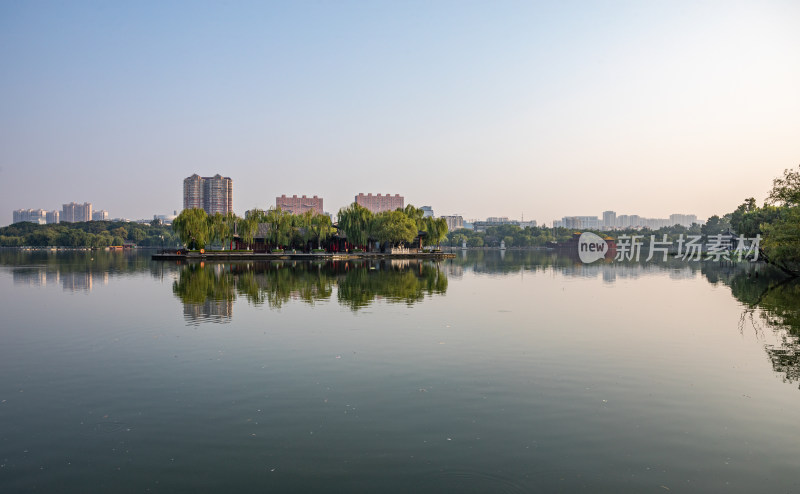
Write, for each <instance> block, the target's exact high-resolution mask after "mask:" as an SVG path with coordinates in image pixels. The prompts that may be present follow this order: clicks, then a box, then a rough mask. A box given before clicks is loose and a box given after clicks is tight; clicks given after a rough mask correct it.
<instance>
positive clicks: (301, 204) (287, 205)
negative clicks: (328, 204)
mask: <svg viewBox="0 0 800 494" xmlns="http://www.w3.org/2000/svg"><path fill="white" fill-rule="evenodd" d="M275 207H278V208H281V209H282V210H284V211H289V212H290V213H292V214H303V213H305V212H306V211H313V212H314V213H317V214H322V213H323V209H322V198H321V197H317V196H314V197H306V196H302V197H297V196H296V195H294V196H292V197H288V196H286V195H285V194H284V195H282V196H280V197H276V198H275Z"/></svg>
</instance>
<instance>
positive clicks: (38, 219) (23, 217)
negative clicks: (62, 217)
mask: <svg viewBox="0 0 800 494" xmlns="http://www.w3.org/2000/svg"><path fill="white" fill-rule="evenodd" d="M51 213H54V214H55V218H56V219H55V221H54V223H58V211H45V210H44V209H17V210H16V211H14V223H21V222H23V221H27V222H30V223H36V224H39V225H44V224H46V223H50V221H47V216H48V215H50V214H51Z"/></svg>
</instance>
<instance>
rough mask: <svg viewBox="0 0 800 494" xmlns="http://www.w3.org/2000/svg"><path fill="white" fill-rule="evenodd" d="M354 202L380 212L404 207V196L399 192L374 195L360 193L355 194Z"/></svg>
mask: <svg viewBox="0 0 800 494" xmlns="http://www.w3.org/2000/svg"><path fill="white" fill-rule="evenodd" d="M356 204H358V205H359V206H363V207H365V208H367V209H369V210H370V211H372V212H373V213H380V212H381V211H394V210H395V209H397V208H401V209H402V208H404V207H405V198H404V197H403V196H401V195H400V194H395V195H389V194H386V195H381V194H378V195H375V196H374V195H372V194H366V195H364V194H363V193H362V194H358V195H357V196H356Z"/></svg>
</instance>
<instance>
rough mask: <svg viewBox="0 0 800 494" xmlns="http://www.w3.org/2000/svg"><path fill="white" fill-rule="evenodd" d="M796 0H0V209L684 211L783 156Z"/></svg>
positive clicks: (748, 192)
mask: <svg viewBox="0 0 800 494" xmlns="http://www.w3.org/2000/svg"><path fill="white" fill-rule="evenodd" d="M798 24H800V4H798V3H797V2H791V1H766V2H750V3H736V4H730V3H729V2H713V1H712V2H706V3H697V2H670V3H664V4H654V3H637V2H617V3H589V2H586V3H583V2H578V3H575V4H558V3H556V4H553V3H532V2H531V3H523V2H511V1H503V2H493V3H487V4H480V3H475V4H465V3H463V2H454V1H453V2H450V1H442V2H436V3H433V4H426V3H421V2H407V3H400V2H397V3H382V4H374V3H369V2H349V3H346V4H341V5H339V4H337V5H334V4H325V3H322V4H292V3H266V4H263V5H258V4H256V5H243V4H233V5H230V4H215V3H203V2H197V3H193V4H191V8H189V9H187V8H185V6H183V5H181V4H180V3H176V4H166V5H155V4H146V3H145V4H119V5H114V4H109V5H105V6H102V7H98V6H97V5H96V4H93V3H88V2H80V1H78V2H71V3H68V4H64V3H56V2H38V3H5V4H3V5H0V26H2V29H0V36H2V40H3V43H2V46H3V47H4V48H3V49H2V50H0V63H2V65H3V67H4V68H5V69H6V70H5V71H4V74H5V77H4V78H3V79H2V80H0V104H2V105H3V108H4V111H3V112H2V113H0V210H5V211H7V213H4V214H3V216H2V218H0V224H3V225H6V224H8V223H10V221H11V219H12V218H11V216H10V215H9V213H8V212H11V211H13V210H16V209H20V208H45V209H48V210H55V209H58V207H59V205H60V204H61V203H62V202H63V201H64V200H69V198H70V197H87V198H88V197H91V198H92V200H93V201H95V202H96V203H98V204H104V205H106V208H107V209H108V210H109V211H112V212H113V216H114V217H124V218H131V219H139V218H148V217H152V215H153V214H163V213H166V212H170V211H173V210H176V209H180V205H181V197H180V196H179V195H178V194H177V193H176V192H175V187H174V185H173V184H175V183H178V182H179V181H180V180H182V179H183V178H185V177H187V176H189V175H191V174H192V173H194V172H195V171H196V170H197V171H213V173H220V174H222V175H223V176H228V177H232V178H233V179H234V180H237V191H236V202H235V204H234V212H235V213H236V214H239V215H243V214H244V211H246V210H248V209H251V208H253V207H264V206H267V205H269V204H270V203H271V200H272V198H274V197H278V196H280V195H281V194H282V193H284V192H285V191H292V190H298V191H309V192H311V193H313V194H317V195H319V196H320V197H325V201H326V204H328V205H329V211H330V212H331V213H333V214H335V213H336V212H337V211H338V208H340V207H343V206H346V205H348V204H350V203H351V202H352V200H351V199H350V198H351V197H352V194H353V193H354V192H357V191H360V190H373V191H399V192H401V193H403V195H404V196H405V198H406V203H407V204H408V203H410V204H414V205H417V206H421V205H423V204H424V205H429V206H431V207H432V208H433V209H434V210H435V211H436V212H437V214H438V215H453V214H460V215H462V216H463V217H464V218H481V217H485V216H489V215H492V216H507V217H510V218H522V216H523V215H524V218H525V219H531V220H536V221H537V222H538V223H539V224H546V223H551V222H552V221H553V219H554V218H560V217H562V216H563V215H565V214H580V213H581V212H582V211H602V210H603V208H604V207H608V205H609V204H613V207H614V208H615V209H616V210H618V211H636V212H637V214H639V215H641V216H643V217H651V218H652V217H660V216H663V215H665V214H668V213H669V212H672V211H691V212H692V213H694V214H697V215H698V217H700V218H708V217H709V216H711V215H715V214H717V215H722V214H725V213H728V212H730V211H733V210H734V209H735V208H736V207H737V206H738V205H739V204H740V203H741V202H742V201H743V200H744V199H745V198H748V197H754V198H755V199H756V201H757V202H758V203H759V204H761V203H762V202H763V200H764V198H765V197H766V196H767V194H768V191H769V189H770V187H771V185H772V180H773V179H774V178H775V177H778V176H780V175H781V174H782V172H783V170H784V169H786V168H795V167H797V166H798V164H800V141H799V140H798V139H797V136H798V135H800V119H797V118H796V115H798V114H800V91H797V89H796V88H797V87H800V57H797V53H798V52H799V51H800V30H798V29H797V28H796V26H797V25H798Z"/></svg>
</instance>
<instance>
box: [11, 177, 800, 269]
mask: <svg viewBox="0 0 800 494" xmlns="http://www.w3.org/2000/svg"><path fill="white" fill-rule="evenodd" d="M726 232H731V233H733V234H734V235H736V236H743V237H746V238H748V239H755V238H759V239H760V244H759V246H760V248H761V250H760V259H762V260H765V261H767V262H770V263H772V264H775V265H776V266H778V267H780V268H781V269H782V270H783V271H784V272H786V273H788V274H792V275H800V167H798V169H787V170H785V171H784V174H783V176H782V177H778V178H775V179H774V181H773V188H772V191H771V192H770V194H769V196H768V197H767V198H766V199H765V200H764V202H763V204H762V205H761V206H759V205H758V204H757V202H756V200H755V198H752V197H750V198H747V199H745V200H744V201H743V202H742V203H741V204H740V205H739V206H738V207H737V208H736V209H735V210H733V211H731V212H729V213H727V214H723V215H721V216H719V215H714V216H711V217H710V218H708V220H707V221H706V222H705V223H704V224H694V225H692V226H690V227H684V226H680V225H673V226H671V227H664V228H659V229H657V230H649V229H646V228H645V229H635V230H634V229H628V230H616V231H613V232H595V233H598V234H599V235H601V236H606V235H610V236H611V237H612V238H614V239H618V238H620V237H621V236H622V235H629V236H630V235H642V236H643V241H644V242H645V243H646V242H647V241H648V240H649V239H650V238H651V235H652V236H654V238H655V239H657V240H658V241H663V240H664V238H665V237H664V236H666V240H667V241H669V242H675V241H677V240H678V238H680V237H681V236H687V235H702V236H705V237H709V236H713V235H718V234H722V233H726ZM574 234H575V232H574V231H573V230H570V229H567V228H547V227H525V228H520V227H519V226H517V225H499V226H492V227H488V228H487V229H486V231H484V232H476V231H472V230H466V229H458V230H455V231H448V230H447V225H446V223H445V222H444V220H443V219H441V218H432V217H423V213H422V210H421V209H418V208H416V207H414V206H412V205H408V206H406V207H405V208H404V209H398V210H395V211H385V212H382V213H378V214H373V213H372V212H370V211H369V210H367V209H365V208H363V207H361V206H359V205H358V204H355V203H354V204H351V205H350V206H348V207H346V208H342V209H341V210H340V211H339V214H338V222H337V223H336V224H333V223H332V221H331V218H330V217H329V216H327V215H323V214H314V213H312V212H307V213H305V214H302V215H294V214H290V213H288V212H286V211H281V210H280V209H277V208H276V209H269V210H266V211H263V210H258V209H255V210H252V211H248V214H246V215H245V217H244V218H240V217H238V216H236V215H234V214H232V213H229V214H228V215H221V214H215V215H206V213H205V211H203V210H199V209H188V210H184V211H183V212H182V213H181V214H180V215H179V216H178V217H177V218H176V220H175V222H174V223H173V224H172V226H171V227H170V226H164V225H160V224H158V222H153V223H152V224H149V225H148V224H141V223H128V222H110V221H89V222H85V223H60V224H54V225H36V224H33V223H16V224H13V225H10V226H7V227H3V228H0V246H2V247H24V246H28V247H91V248H103V247H109V246H115V245H124V244H136V245H138V246H143V247H162V248H171V249H175V250H180V249H185V250H186V251H200V250H201V249H203V250H209V249H207V247H209V246H214V245H216V246H218V248H219V250H225V249H227V250H229V251H230V250H235V251H251V252H263V253H277V254H283V253H286V252H287V251H294V253H297V252H300V253H315V252H316V253H320V252H334V253H341V252H347V253H358V252H375V251H379V252H386V251H387V248H388V250H392V249H393V248H396V247H402V246H409V247H411V248H412V249H418V250H423V248H424V247H429V249H428V250H438V249H437V248H438V247H439V246H441V245H445V246H449V247H461V246H462V245H466V246H467V247H499V246H500V244H501V242H502V243H503V244H504V245H505V246H506V248H543V247H546V246H547V245H548V244H552V243H560V242H566V241H568V240H569V239H570V238H572V236H573V235H574ZM210 250H213V249H210Z"/></svg>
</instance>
